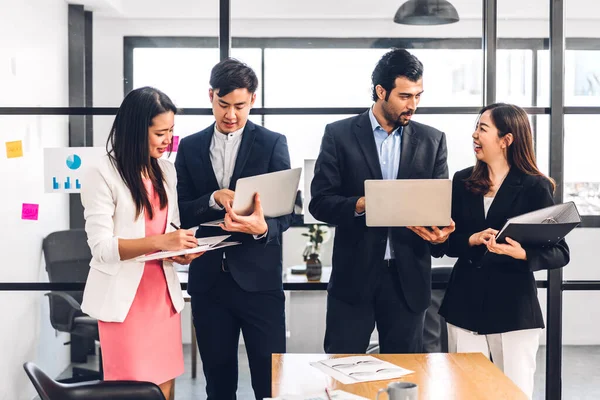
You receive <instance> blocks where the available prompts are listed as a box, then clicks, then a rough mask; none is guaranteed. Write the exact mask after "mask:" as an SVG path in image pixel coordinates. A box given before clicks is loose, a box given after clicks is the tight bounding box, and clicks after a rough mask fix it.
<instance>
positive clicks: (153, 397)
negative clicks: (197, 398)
mask: <svg viewBox="0 0 600 400" xmlns="http://www.w3.org/2000/svg"><path fill="white" fill-rule="evenodd" d="M23 368H24V369H25V372H26V373H27V376H28V377H29V380H31V383H32V384H33V386H34V387H35V390H36V391H37V392H38V394H39V396H40V399H41V400H84V399H85V400H105V399H110V400H165V397H164V396H163V394H162V392H161V390H160V388H159V387H158V386H156V385H155V384H154V383H151V382H134V381H106V382H103V381H92V382H86V383H71V384H62V383H59V382H57V381H55V380H54V379H52V378H50V377H49V376H48V375H46V374H45V373H44V372H43V371H42V370H41V369H39V368H38V367H37V365H35V364H33V363H31V362H26V363H25V364H23Z"/></svg>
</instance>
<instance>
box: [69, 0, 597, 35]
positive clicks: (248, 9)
mask: <svg viewBox="0 0 600 400" xmlns="http://www.w3.org/2000/svg"><path fill="white" fill-rule="evenodd" d="M66 1H67V2H68V3H70V4H83V5H84V6H85V7H86V9H87V10H91V11H94V12H95V15H96V16H97V17H100V18H127V19H164V18H166V19H191V18H193V19H216V18H218V6H219V2H218V0H170V1H169V2H168V3H167V2H166V1H164V0H79V1H78V0H66ZM404 1H405V0H377V1H376V2H374V1H372V0H371V1H368V0H344V1H340V0H231V17H232V18H233V19H391V18H392V17H393V15H394V14H395V12H396V10H397V9H398V7H399V6H400V5H401V4H403V3H404ZM450 2H451V3H452V4H453V5H454V6H455V7H456V9H457V11H458V14H459V15H460V17H461V19H481V15H482V0H450ZM565 2H566V3H567V9H566V11H567V19H590V16H591V15H593V16H596V15H599V16H600V2H599V1H598V0H566V1H565ZM167 4H168V5H167ZM374 4H376V7H374V6H373V5H374ZM549 4H550V0H527V1H523V0H498V17H499V18H500V19H504V18H506V19H546V20H547V19H548V18H549ZM590 9H592V10H595V11H594V12H590ZM599 29H600V28H599Z"/></svg>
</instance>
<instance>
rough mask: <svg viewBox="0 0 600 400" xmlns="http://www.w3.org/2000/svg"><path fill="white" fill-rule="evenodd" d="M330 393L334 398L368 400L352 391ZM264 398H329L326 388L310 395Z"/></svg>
mask: <svg viewBox="0 0 600 400" xmlns="http://www.w3.org/2000/svg"><path fill="white" fill-rule="evenodd" d="M329 395H330V396H331V399H332V400H368V399H367V398H366V397H362V396H357V395H355V394H352V393H348V392H345V391H343V390H330V391H329ZM264 400H328V399H327V394H325V390H323V393H316V394H310V395H301V394H291V395H283V396H278V397H273V398H265V399H264Z"/></svg>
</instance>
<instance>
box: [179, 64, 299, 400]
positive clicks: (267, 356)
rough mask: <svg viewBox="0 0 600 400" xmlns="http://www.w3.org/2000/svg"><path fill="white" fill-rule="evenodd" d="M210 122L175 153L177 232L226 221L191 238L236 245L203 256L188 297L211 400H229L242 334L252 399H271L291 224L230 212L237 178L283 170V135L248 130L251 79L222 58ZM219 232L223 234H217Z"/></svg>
mask: <svg viewBox="0 0 600 400" xmlns="http://www.w3.org/2000/svg"><path fill="white" fill-rule="evenodd" d="M210 85H211V89H210V90H209V96H210V100H211V102H212V108H213V114H214V116H215V120H216V121H215V123H214V124H213V125H211V126H209V127H208V128H206V129H204V130H203V131H200V132H198V133H195V134H193V135H191V136H189V137H186V138H184V139H183V140H182V141H181V144H180V146H179V151H178V154H177V159H176V162H175V166H176V168H177V179H178V183H177V193H178V195H179V210H180V214H181V224H182V227H184V228H190V227H195V226H199V225H200V224H201V223H204V222H208V221H212V220H216V219H219V218H224V221H223V223H222V224H221V227H220V228H217V227H205V226H201V227H199V229H198V233H197V234H196V236H198V237H205V236H214V235H222V234H227V233H228V232H230V233H231V234H232V237H231V239H232V240H237V241H241V242H242V244H241V245H238V246H233V247H227V248H226V249H225V250H221V251H219V250H214V251H210V252H207V253H206V254H204V255H203V256H202V257H199V258H197V259H196V260H194V262H192V264H191V265H190V272H189V282H188V292H189V293H190V295H191V303H192V314H193V317H194V326H195V327H196V336H197V339H198V347H199V349H200V356H201V358H202V366H203V368H204V375H205V377H206V392H207V395H208V399H209V400H223V399H228V400H229V399H235V398H236V389H237V378H238V342H239V336H240V330H241V332H242V334H243V335H244V343H245V345H246V351H247V352H248V362H249V364H250V372H251V376H252V388H253V389H254V394H255V396H256V398H257V399H262V398H263V397H270V395H271V354H272V353H284V352H285V313H284V304H285V297H284V294H283V284H282V274H281V234H282V233H283V232H284V231H285V230H286V229H287V228H288V227H289V225H290V221H291V216H290V215H286V216H283V217H279V218H272V219H271V218H267V219H265V217H264V215H263V213H262V208H261V206H260V199H259V198H258V196H257V197H256V198H255V207H254V212H253V214H252V215H250V216H246V217H244V216H238V215H236V214H235V212H233V210H232V209H231V203H232V201H233V195H234V191H235V186H236V182H237V180H238V179H239V178H243V177H248V176H254V175H259V174H264V173H268V172H275V171H280V170H284V169H289V168H290V156H289V152H288V147H287V141H286V138H285V136H283V135H281V134H279V133H276V132H272V131H269V130H268V129H265V128H263V127H261V126H258V125H255V124H253V123H252V122H250V121H248V114H249V113H250V109H251V108H252V105H253V104H254V100H255V99H256V94H255V91H256V88H257V86H258V78H257V77H256V74H255V73H254V71H252V69H251V68H250V67H248V66H247V65H245V64H243V63H241V62H239V61H237V60H234V59H228V60H225V61H222V62H220V63H218V64H217V65H216V66H215V67H214V68H213V70H212V72H211V77H210ZM224 231H226V232H224Z"/></svg>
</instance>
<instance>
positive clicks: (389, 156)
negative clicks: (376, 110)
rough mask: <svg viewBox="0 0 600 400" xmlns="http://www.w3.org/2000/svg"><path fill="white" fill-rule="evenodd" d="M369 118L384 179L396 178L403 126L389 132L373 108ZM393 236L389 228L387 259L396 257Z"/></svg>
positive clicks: (386, 246) (386, 248) (386, 247)
mask: <svg viewBox="0 0 600 400" xmlns="http://www.w3.org/2000/svg"><path fill="white" fill-rule="evenodd" d="M369 119H370V120H371V127H372V128H373V136H374V137H375V145H376V147H377V155H378V156H379V165H380V166H381V175H382V176H383V179H396V178H397V177H398V168H399V167H400V155H401V152H402V130H403V127H402V126H401V127H399V128H396V129H394V131H392V133H390V134H389V135H388V133H387V132H386V131H385V130H384V129H383V128H382V127H381V125H379V122H377V119H376V118H375V115H374V114H373V108H371V109H370V110H369ZM391 236H392V230H391V228H390V229H388V239H387V243H386V245H385V257H384V259H385V260H393V259H395V258H396V256H395V255H394V249H393V248H392V246H391V245H390V239H391Z"/></svg>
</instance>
